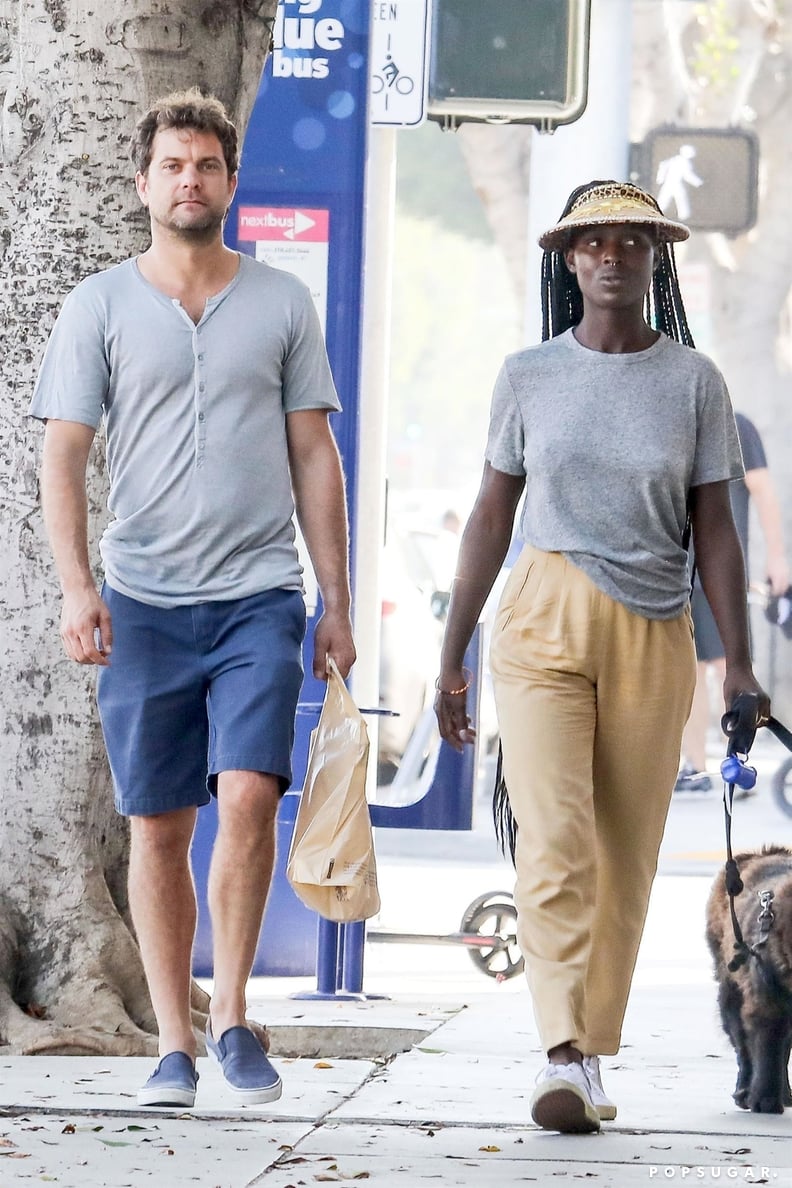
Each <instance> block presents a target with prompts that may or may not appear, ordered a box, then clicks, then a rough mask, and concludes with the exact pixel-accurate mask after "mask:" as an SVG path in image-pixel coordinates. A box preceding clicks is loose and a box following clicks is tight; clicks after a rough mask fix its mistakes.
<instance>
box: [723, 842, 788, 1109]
mask: <svg viewBox="0 0 792 1188" xmlns="http://www.w3.org/2000/svg"><path fill="white" fill-rule="evenodd" d="M735 862H736V863H737V867H738V869H739V872H740V877H741V879H742V881H743V891H742V892H741V893H740V894H739V895H738V896H736V897H735V900H734V907H735V912H736V915H737V919H738V921H739V924H740V928H741V930H742V934H743V937H744V939H745V942H746V944H748V945H750V946H755V945H756V943H757V941H758V940H759V936H760V926H759V914H760V911H761V905H760V902H759V895H760V893H761V892H762V891H766V890H769V891H772V892H773V900H772V903H771V905H770V906H771V910H772V912H773V917H774V919H773V921H772V924H771V926H770V932H769V935H768V937H767V940H766V942H765V943H764V944H763V945H760V946H759V949H758V956H754V955H752V954H749V955H747V956H746V959H745V960H744V961H743V962H742V964H740V965H739V967H738V968H737V969H734V970H731V969H729V964H730V963H731V962H733V960H734V958H736V957H737V958H738V956H739V955H738V952H737V949H736V947H735V937H734V929H733V927H732V920H731V915H730V912H729V896H728V893H727V891H726V879H725V872H723V871H722V872H721V873H720V874H719V875H718V877H717V878H716V879H715V882H714V883H713V886H712V890H711V892H710V896H709V900H708V902H707V934H706V935H707V943H708V945H709V947H710V951H711V953H712V956H713V959H714V961H715V978H716V980H717V982H718V1004H719V1006H720V1013H721V1019H722V1021H723V1027H724V1030H725V1031H726V1034H727V1035H728V1037H729V1039H730V1040H731V1042H732V1044H733V1046H734V1050H735V1052H736V1053H737V1084H736V1087H735V1090H734V1100H735V1102H736V1103H737V1105H738V1106H740V1108H741V1109H744V1110H753V1111H754V1112H755V1113H759V1114H781V1113H783V1111H784V1106H785V1105H792V1093H790V1087H789V1072H788V1065H789V1056H790V1048H791V1047H792V850H790V849H787V848H786V847H785V846H764V847H763V848H762V849H761V850H760V851H750V852H746V853H742V854H736V855H735Z"/></svg>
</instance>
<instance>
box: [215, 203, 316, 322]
mask: <svg viewBox="0 0 792 1188" xmlns="http://www.w3.org/2000/svg"><path fill="white" fill-rule="evenodd" d="M237 242H238V244H239V247H240V248H241V249H242V250H243V251H246V252H248V253H249V254H250V255H252V256H255V258H256V259H257V260H263V261H264V263H265V264H271V265H272V267H273V268H283V269H284V270H285V271H286V272H293V273H294V275H295V276H298V277H299V278H300V280H301V281H303V282H304V283H305V284H306V285H307V286H308V288H309V289H310V290H311V296H312V297H313V300H314V305H315V306H316V312H317V313H318V314H319V321H320V322H321V324H322V329H323V330H325V328H326V322H327V283H328V281H327V265H328V252H329V244H330V211H329V210H314V209H313V208H308V209H306V208H305V207H299V208H295V207H292V206H240V208H239V216H238V222H237Z"/></svg>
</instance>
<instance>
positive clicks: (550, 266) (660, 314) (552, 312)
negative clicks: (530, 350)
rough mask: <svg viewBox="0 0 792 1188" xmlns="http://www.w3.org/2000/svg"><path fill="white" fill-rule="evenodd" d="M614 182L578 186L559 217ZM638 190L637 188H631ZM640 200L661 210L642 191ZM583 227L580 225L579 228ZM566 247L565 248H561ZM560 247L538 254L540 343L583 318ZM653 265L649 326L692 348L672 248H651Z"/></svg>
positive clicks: (662, 245) (580, 299)
mask: <svg viewBox="0 0 792 1188" xmlns="http://www.w3.org/2000/svg"><path fill="white" fill-rule="evenodd" d="M618 184H619V183H618V182H613V181H593V182H588V184H587V185H585V186H578V188H577V189H576V190H573V191H572V193H571V194H570V195H569V197H568V198H567V202H566V206H565V207H564V209H563V211H562V213H561V218H562V219H563V218H565V217H566V215H568V214H569V213H570V211H571V210H572V207H573V206H574V205H575V203H576V202H577V201H578V199H579V198H581V197H582V195H583V194H587V193H588V192H589V191H590V190H596V189H598V188H599V187H600V186H615V185H618ZM633 188H634V189H636V190H637V189H638V187H637V186H635V187H633ZM639 193H640V194H641V195H642V196H643V197H644V199H645V200H646V201H647V202H649V203H651V205H652V206H653V207H654V208H655V210H656V211H657V212H658V214H661V215H662V213H663V212H662V211H661V210H660V207H659V206H658V204H657V202H656V200H655V199H654V198H653V197H652V195H651V194H647V193H646V191H645V190H641V191H639ZM584 225H585V224H582V223H581V227H583V226H584ZM565 246H566V245H565ZM564 250H565V249H564V248H559V249H557V250H555V251H549V252H544V253H543V255H542V341H543V342H546V341H547V339H548V338H555V337H556V335H558V334H563V333H564V331H565V330H569V328H570V327H571V326H577V325H578V323H579V322H580V321H581V319H582V317H583V295H582V293H581V292H580V286H579V285H578V282H577V277H576V276H575V275H574V273H572V272H570V271H569V269H568V268H567V266H566V261H565V260H564ZM655 259H656V265H655V270H654V273H653V276H652V284H651V286H650V288H649V291H648V293H647V294H646V307H645V311H644V314H645V317H646V321H647V322H648V324H649V325H650V326H654V328H655V329H656V330H662V332H663V333H664V334H667V335H668V337H669V338H673V339H675V340H676V341H677V342H681V343H682V344H683V346H689V347H692V346H694V345H695V344H694V342H693V335H692V334H691V333H690V327H689V326H688V322H687V316H686V314H685V306H684V304H683V301H682V294H681V293H680V291H679V278H678V276H677V269H676V260H675V259H674V248H673V245H672V244H670V243H660V244H658V246H657V248H656V249H655Z"/></svg>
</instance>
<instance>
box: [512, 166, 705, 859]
mask: <svg viewBox="0 0 792 1188" xmlns="http://www.w3.org/2000/svg"><path fill="white" fill-rule="evenodd" d="M619 184H620V183H618V182H614V181H607V180H606V181H592V182H588V183H587V184H586V185H584V186H578V187H577V189H576V190H573V191H572V193H571V194H570V195H569V197H568V198H567V201H566V205H565V207H564V209H563V211H562V212H561V218H562V219H563V218H565V217H566V215H568V214H569V213H570V211H571V210H572V207H573V206H574V205H575V203H576V202H577V201H578V199H579V198H581V197H582V195H583V194H587V193H588V192H589V191H590V190H596V189H598V187H600V186H614V185H619ZM634 188H635V189H636V190H637V188H638V187H637V186H636V187H634ZM640 193H641V194H642V195H643V197H644V198H645V199H646V200H648V201H649V202H650V203H651V205H652V206H653V207H655V209H656V210H657V211H658V213H659V214H661V215H662V213H663V212H662V211H661V210H660V207H659V205H658V204H657V202H656V200H655V199H654V198H653V197H652V195H651V194H648V193H646V191H643V190H642V191H640ZM584 225H585V224H583V223H581V228H582V227H583V226H584ZM565 248H566V244H565V245H564V246H563V247H560V248H557V249H554V250H551V251H546V252H544V253H543V255H542V341H543V342H547V340H548V339H549V338H555V337H557V335H559V334H563V333H564V331H565V330H569V329H570V328H571V327H572V326H577V325H578V323H579V322H580V321H581V320H582V318H583V294H582V293H581V291H580V286H579V285H578V282H577V277H576V276H575V275H574V273H572V272H570V271H569V269H568V268H567V266H566V261H565V260H564V251H565ZM644 316H645V318H646V321H647V323H648V324H649V325H650V326H653V327H654V328H655V329H656V330H661V331H662V332H663V334H666V335H668V337H669V338H673V339H675V340H676V341H677V342H680V343H682V345H683V346H689V347H692V346H694V345H695V344H694V342H693V335H692V334H691V333H690V327H689V326H688V321H687V315H686V313H685V306H684V303H683V301H682V294H681V292H680V289H679V278H678V276H677V268H676V260H675V259H674V248H673V245H672V244H670V243H665V242H663V243H659V244H658V245H657V247H656V248H655V270H654V272H653V274H652V283H651V285H650V287H649V291H648V292H647V294H646V302H645V308H644ZM689 539H690V518H689V517H688V523H687V525H686V526H685V535H684V538H683V543H684V544H685V546H686V547H687V545H688V544H689ZM492 812H493V817H494V819H495V837H496V839H497V842H498V845H499V846H500V849H501V851H502V853H504V854H505V853H506V851H507V850H508V851H509V853H510V855H511V859H512V862H513V861H514V853H515V847H516V844H517V822H516V821H515V819H514V814H513V813H512V809H511V804H510V803H509V792H508V789H507V787H506V781H505V779H504V777H503V749H502V747H501V746H499V747H498V763H497V768H496V771H495V790H494V792H493V796H492Z"/></svg>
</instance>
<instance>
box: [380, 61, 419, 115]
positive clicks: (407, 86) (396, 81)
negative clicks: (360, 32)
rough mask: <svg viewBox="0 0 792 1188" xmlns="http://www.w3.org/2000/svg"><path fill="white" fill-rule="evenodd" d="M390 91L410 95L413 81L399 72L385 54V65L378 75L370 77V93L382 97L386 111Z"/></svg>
mask: <svg viewBox="0 0 792 1188" xmlns="http://www.w3.org/2000/svg"><path fill="white" fill-rule="evenodd" d="M391 89H394V90H395V91H396V94H397V95H410V94H412V92H413V90H414V89H415V79H413V78H411V77H410V75H409V74H404V73H403V71H401V70H399V67H398V66H397V65H396V63H395V62H394V60H393V58H392V57H391V55H390V54H386V55H385V65H384V66H382V67H381V68H380V73H379V74H372V76H371V93H372V95H380V94H381V95H382V96H383V103H384V105H385V110H386V111H387V110H388V101H389V98H390V96H389V92H390V91H391Z"/></svg>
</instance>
